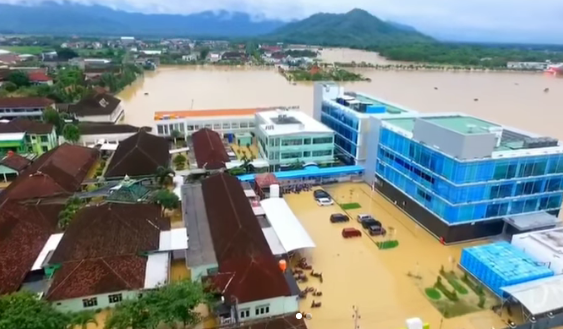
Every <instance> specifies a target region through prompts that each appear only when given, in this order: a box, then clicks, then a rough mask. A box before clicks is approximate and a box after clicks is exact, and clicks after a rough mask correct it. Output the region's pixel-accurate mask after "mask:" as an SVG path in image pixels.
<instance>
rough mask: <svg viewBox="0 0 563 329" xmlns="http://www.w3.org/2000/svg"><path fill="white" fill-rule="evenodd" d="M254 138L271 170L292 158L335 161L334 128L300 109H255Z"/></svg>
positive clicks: (311, 160) (299, 160) (287, 164)
mask: <svg viewBox="0 0 563 329" xmlns="http://www.w3.org/2000/svg"><path fill="white" fill-rule="evenodd" d="M255 135H256V140H257V143H258V149H259V150H260V153H261V155H262V156H263V157H264V158H265V159H268V162H269V164H270V170H271V171H278V170H280V169H281V168H283V167H284V166H290V165H291V164H293V163H295V162H297V161H298V162H300V163H316V164H324V163H332V162H334V131H332V130H331V129H330V128H328V127H327V126H325V125H324V124H322V123H320V122H318V121H316V120H315V119H313V118H311V117H309V116H308V115H306V114H305V113H303V112H299V111H291V110H288V111H285V110H278V111H264V112H258V113H256V130H255Z"/></svg>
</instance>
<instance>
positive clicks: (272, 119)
mask: <svg viewBox="0 0 563 329" xmlns="http://www.w3.org/2000/svg"><path fill="white" fill-rule="evenodd" d="M256 116H257V117H258V119H259V122H261V123H260V129H261V130H262V131H264V132H265V133H266V134H268V135H270V136H272V135H291V134H315V133H327V134H329V133H333V131H332V129H330V128H328V127H327V126H325V125H324V124H322V123H320V122H318V121H317V120H315V119H313V118H312V117H310V116H308V115H307V114H305V113H303V112H300V111H295V110H278V111H264V112H260V113H257V114H256Z"/></svg>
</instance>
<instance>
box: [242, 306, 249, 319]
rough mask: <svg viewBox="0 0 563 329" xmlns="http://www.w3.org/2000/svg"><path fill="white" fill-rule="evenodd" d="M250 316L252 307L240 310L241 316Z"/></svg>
mask: <svg viewBox="0 0 563 329" xmlns="http://www.w3.org/2000/svg"><path fill="white" fill-rule="evenodd" d="M249 316H250V309H248V308H247V309H245V310H240V318H241V319H244V318H248V317H249Z"/></svg>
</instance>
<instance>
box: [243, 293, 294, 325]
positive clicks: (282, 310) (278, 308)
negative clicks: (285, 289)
mask: <svg viewBox="0 0 563 329" xmlns="http://www.w3.org/2000/svg"><path fill="white" fill-rule="evenodd" d="M265 306H269V309H270V312H268V313H267V314H266V313H264V314H258V315H256V309H260V308H261V307H265ZM246 310H249V312H250V314H249V315H250V316H249V317H248V318H247V317H241V313H242V312H244V311H246ZM298 311H299V301H298V299H297V296H289V297H277V298H270V299H263V300H259V301H254V302H249V303H241V304H239V305H238V312H239V319H240V321H241V322H244V321H249V320H255V319H260V318H267V317H271V316H277V315H283V314H288V313H297V312H298Z"/></svg>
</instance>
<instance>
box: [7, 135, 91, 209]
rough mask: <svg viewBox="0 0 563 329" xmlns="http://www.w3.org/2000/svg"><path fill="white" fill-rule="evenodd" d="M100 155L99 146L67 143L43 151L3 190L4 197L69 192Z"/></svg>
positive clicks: (75, 189) (50, 195)
mask: <svg viewBox="0 0 563 329" xmlns="http://www.w3.org/2000/svg"><path fill="white" fill-rule="evenodd" d="M97 159H98V151H97V150H96V149H92V148H87V147H82V146H76V145H70V144H63V145H60V146H58V147H56V148H54V149H52V150H50V151H49V152H47V153H44V154H43V155H41V156H40V157H39V158H38V159H37V160H36V161H35V162H33V164H32V165H31V166H29V167H28V168H27V169H25V170H24V171H23V172H21V173H20V175H19V176H18V178H16V180H15V181H14V182H13V183H12V184H10V185H9V186H8V187H7V188H6V189H5V190H3V191H2V192H0V201H3V200H6V199H11V200H23V199H39V198H47V197H53V196H58V195H64V196H68V195H71V194H73V193H75V192H77V191H78V190H79V189H80V186H81V184H82V181H83V180H84V178H85V177H86V175H87V174H88V171H89V170H90V168H91V167H92V166H93V165H94V163H95V162H96V160H97Z"/></svg>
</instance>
